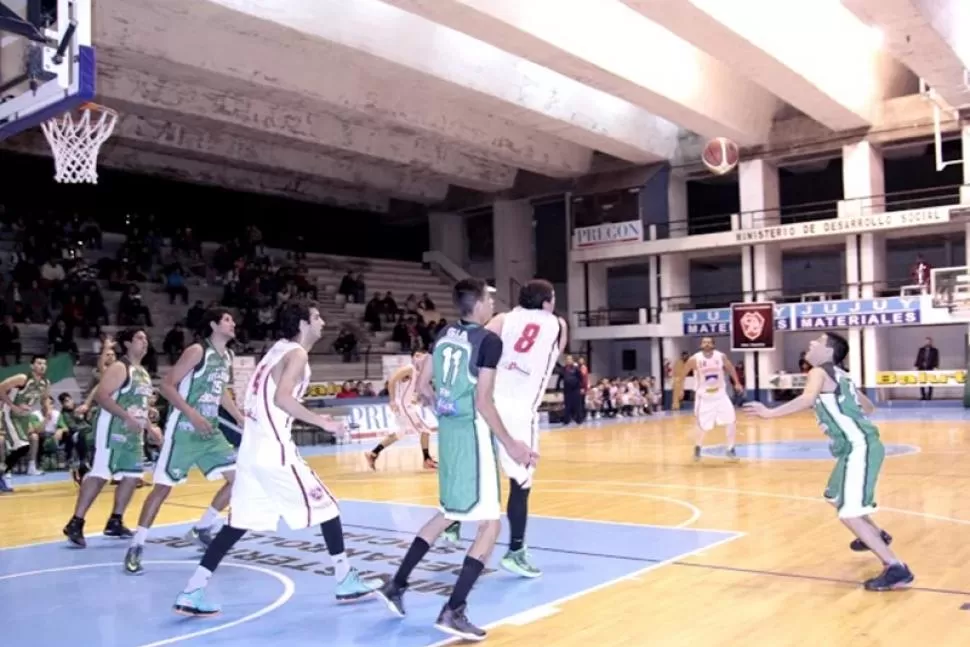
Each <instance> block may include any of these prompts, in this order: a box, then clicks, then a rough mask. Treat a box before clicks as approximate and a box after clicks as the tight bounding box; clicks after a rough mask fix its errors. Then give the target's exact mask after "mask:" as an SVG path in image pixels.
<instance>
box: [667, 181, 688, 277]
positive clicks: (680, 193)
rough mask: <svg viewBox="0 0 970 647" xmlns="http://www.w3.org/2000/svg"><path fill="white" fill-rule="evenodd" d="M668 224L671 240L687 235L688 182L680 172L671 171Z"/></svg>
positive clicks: (668, 192)
mask: <svg viewBox="0 0 970 647" xmlns="http://www.w3.org/2000/svg"><path fill="white" fill-rule="evenodd" d="M667 209H668V216H667V223H668V226H669V228H670V233H669V237H670V238H681V237H683V236H686V235H687V180H686V179H685V178H684V176H683V175H682V174H680V173H679V172H678V171H674V170H671V171H670V179H669V180H668V182H667ZM685 294H686V293H685Z"/></svg>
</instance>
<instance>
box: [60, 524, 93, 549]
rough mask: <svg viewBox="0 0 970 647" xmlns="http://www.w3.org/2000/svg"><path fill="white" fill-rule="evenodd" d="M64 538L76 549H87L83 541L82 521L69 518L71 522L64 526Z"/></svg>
mask: <svg viewBox="0 0 970 647" xmlns="http://www.w3.org/2000/svg"><path fill="white" fill-rule="evenodd" d="M64 536H65V537H67V540H68V541H69V542H71V543H72V544H73V545H75V546H77V547H78V548H87V545H88V542H87V541H85V539H84V519H78V518H77V517H71V520H70V521H68V522H67V525H66V526H64Z"/></svg>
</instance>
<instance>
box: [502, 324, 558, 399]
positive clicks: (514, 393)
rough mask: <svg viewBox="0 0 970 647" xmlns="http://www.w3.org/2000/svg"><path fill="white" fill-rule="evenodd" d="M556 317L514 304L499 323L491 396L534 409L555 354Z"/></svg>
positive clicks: (546, 383) (545, 384)
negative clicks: (498, 352)
mask: <svg viewBox="0 0 970 647" xmlns="http://www.w3.org/2000/svg"><path fill="white" fill-rule="evenodd" d="M560 328H561V325H560V323H559V317H557V316H556V315H555V314H553V313H551V312H548V311H546V310H527V309H525V308H521V307H516V308H513V309H512V311H511V312H508V313H506V314H505V321H504V322H503V323H502V359H501V361H500V362H499V365H498V371H497V372H496V375H495V400H496V401H502V402H506V403H508V402H516V403H520V404H521V406H522V407H523V413H529V412H531V413H535V412H536V411H537V410H538V408H539V405H540V404H541V403H542V396H543V394H544V393H545V392H546V387H547V385H548V383H549V376H550V375H552V369H553V367H554V366H555V365H556V360H557V359H558V358H559V351H560V349H559V338H560V334H561V332H562V331H561V330H560Z"/></svg>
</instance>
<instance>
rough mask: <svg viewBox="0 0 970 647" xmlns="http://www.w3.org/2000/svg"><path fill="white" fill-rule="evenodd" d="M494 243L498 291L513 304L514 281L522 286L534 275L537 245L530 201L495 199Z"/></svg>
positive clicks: (514, 295)
mask: <svg viewBox="0 0 970 647" xmlns="http://www.w3.org/2000/svg"><path fill="white" fill-rule="evenodd" d="M492 222H493V234H492V235H493V236H494V240H495V251H494V254H495V289H496V291H497V292H498V296H499V298H500V299H502V300H503V301H505V302H506V303H509V304H512V303H514V301H515V299H516V297H517V296H518V293H517V292H516V294H511V293H510V292H509V289H510V285H511V281H512V280H513V279H514V280H515V281H516V282H517V283H519V284H520V285H521V284H523V283H525V282H527V281H530V280H532V278H533V277H534V276H535V267H536V245H535V228H534V225H533V214H532V204H530V203H529V201H528V200H514V201H513V200H496V201H495V205H494V206H493V208H492Z"/></svg>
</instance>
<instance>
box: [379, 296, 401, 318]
mask: <svg viewBox="0 0 970 647" xmlns="http://www.w3.org/2000/svg"><path fill="white" fill-rule="evenodd" d="M382 303H383V306H384V307H383V311H384V319H386V320H387V321H394V320H395V319H397V318H398V315H400V314H401V309H400V308H398V307H397V301H395V300H394V297H393V296H392V295H391V291H390V290H388V291H387V294H385V295H384V299H383V301H382Z"/></svg>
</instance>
